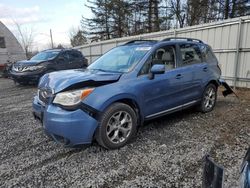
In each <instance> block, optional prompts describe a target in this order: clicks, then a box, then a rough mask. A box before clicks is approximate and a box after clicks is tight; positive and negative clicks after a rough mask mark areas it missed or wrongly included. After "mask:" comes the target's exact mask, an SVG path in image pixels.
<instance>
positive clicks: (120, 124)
mask: <svg viewBox="0 0 250 188" xmlns="http://www.w3.org/2000/svg"><path fill="white" fill-rule="evenodd" d="M136 123H137V117H136V113H135V111H134V110H133V109H132V108H131V107H130V106H128V105H126V104H124V103H114V104H112V105H111V106H110V107H108V108H107V110H105V112H104V113H103V116H102V118H101V121H100V126H99V127H98V129H97V131H96V139H97V141H98V143H99V144H100V145H102V146H103V147H105V148H107V149H117V148H120V147H122V146H124V145H125V144H127V143H128V142H129V141H130V140H131V138H133V136H134V135H135V134H136Z"/></svg>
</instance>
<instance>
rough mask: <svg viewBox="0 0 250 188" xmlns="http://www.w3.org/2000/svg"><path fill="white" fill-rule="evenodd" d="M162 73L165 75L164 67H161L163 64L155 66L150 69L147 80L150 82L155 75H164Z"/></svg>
mask: <svg viewBox="0 0 250 188" xmlns="http://www.w3.org/2000/svg"><path fill="white" fill-rule="evenodd" d="M164 73H165V65H163V64H155V65H153V67H152V68H151V69H150V73H149V79H150V80H152V79H154V75H155V74H164Z"/></svg>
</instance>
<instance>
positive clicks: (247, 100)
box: [0, 78, 250, 187]
mask: <svg viewBox="0 0 250 188" xmlns="http://www.w3.org/2000/svg"><path fill="white" fill-rule="evenodd" d="M237 92H238V95H239V99H237V98H236V97H234V96H233V95H232V96H229V97H226V98H224V97H222V96H221V95H219V97H218V101H217V105H216V107H215V109H214V111H212V112H210V113H207V114H202V113H199V112H196V111H194V110H185V111H183V112H177V113H175V114H172V115H168V116H165V117H162V118H158V119H156V120H152V121H150V122H146V123H145V125H144V126H143V127H141V128H140V130H139V132H138V134H137V137H136V138H135V139H134V141H133V142H132V143H131V144H129V145H127V146H125V147H123V148H121V149H119V150H113V151H108V150H105V149H103V148H102V147H100V146H99V145H98V144H96V143H93V144H92V145H90V146H82V147H80V148H64V147H62V146H60V145H57V144H56V143H55V142H54V141H52V140H51V139H49V138H48V137H47V136H45V134H44V132H43V129H42V127H41V125H40V124H39V123H38V122H37V121H35V120H34V119H33V116H32V114H31V112H32V105H31V104H32V98H33V95H34V94H35V93H36V87H35V86H19V85H14V83H13V82H12V81H11V80H8V79H1V78H0V118H1V120H0V187H201V183H202V157H203V156H204V155H205V154H208V153H209V154H210V155H211V157H212V158H213V159H214V160H215V161H217V162H218V163H219V164H221V165H223V166H224V167H225V187H238V184H239V183H238V182H239V169H240V164H241V161H242V159H243V157H244V154H245V152H246V149H247V148H248V147H249V145H250V144H249V143H250V90H246V89H241V90H238V91H237Z"/></svg>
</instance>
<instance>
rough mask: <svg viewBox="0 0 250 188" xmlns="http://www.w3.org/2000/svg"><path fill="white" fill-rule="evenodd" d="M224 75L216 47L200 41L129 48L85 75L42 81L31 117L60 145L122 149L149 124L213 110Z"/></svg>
mask: <svg viewBox="0 0 250 188" xmlns="http://www.w3.org/2000/svg"><path fill="white" fill-rule="evenodd" d="M220 76H221V70H220V68H219V66H218V61H217V59H216V57H215V55H214V53H213V52H212V49H211V47H210V46H209V45H207V44H204V43H203V42H202V41H200V40H197V39H190V38H167V39H164V40H162V41H150V40H136V41H130V42H128V43H126V44H124V45H121V46H118V47H116V48H113V49H112V50H110V51H109V52H107V53H106V54H104V55H103V56H101V57H100V58H99V59H97V60H96V61H95V62H94V63H92V64H91V65H90V66H88V67H87V69H77V70H67V71H58V72H53V73H49V74H46V75H44V76H43V77H42V78H41V79H40V82H39V86H38V93H37V96H35V97H34V101H33V114H34V117H35V118H37V119H40V120H41V122H42V124H43V128H44V130H45V132H47V133H48V134H49V135H50V136H51V137H52V138H53V139H55V140H56V141H57V142H62V143H63V144H66V145H70V146H72V145H77V144H88V143H91V142H92V141H93V139H96V140H97V142H98V143H99V144H100V145H102V146H103V147H105V148H108V149H116V148H119V147H122V146H124V145H125V144H127V143H128V142H129V141H131V139H132V138H133V137H134V136H135V135H136V132H137V129H138V127H139V126H140V125H142V124H143V122H144V121H146V120H149V119H153V118H156V117H159V116H163V115H166V114H169V113H172V112H176V111H179V110H183V109H185V108H188V107H191V106H197V108H198V109H199V110H200V111H201V112H210V111H211V110H213V108H214V106H215V103H216V98H217V88H218V86H219V85H220V84H221V83H224V82H221V81H220ZM228 93H230V91H225V93H224V94H225V95H226V94H228Z"/></svg>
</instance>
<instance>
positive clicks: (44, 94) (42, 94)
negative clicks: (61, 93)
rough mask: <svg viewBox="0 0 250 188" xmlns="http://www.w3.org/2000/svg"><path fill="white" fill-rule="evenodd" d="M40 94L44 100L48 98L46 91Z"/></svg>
mask: <svg viewBox="0 0 250 188" xmlns="http://www.w3.org/2000/svg"><path fill="white" fill-rule="evenodd" d="M40 94H41V96H42V97H43V98H44V99H46V98H47V97H48V92H47V91H46V90H43V91H41V92H40Z"/></svg>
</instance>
